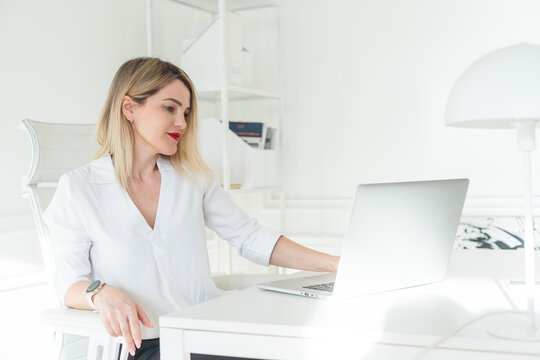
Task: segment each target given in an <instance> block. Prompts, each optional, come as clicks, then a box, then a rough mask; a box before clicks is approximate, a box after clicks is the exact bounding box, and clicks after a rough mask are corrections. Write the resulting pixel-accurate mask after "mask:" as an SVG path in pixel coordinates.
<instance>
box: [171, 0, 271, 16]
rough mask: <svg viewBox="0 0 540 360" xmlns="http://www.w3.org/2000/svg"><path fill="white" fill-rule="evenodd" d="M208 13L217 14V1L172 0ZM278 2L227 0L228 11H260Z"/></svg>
mask: <svg viewBox="0 0 540 360" xmlns="http://www.w3.org/2000/svg"><path fill="white" fill-rule="evenodd" d="M172 1H174V2H177V3H179V4H183V5H186V6H189V7H192V8H195V9H199V10H202V11H206V12H209V13H213V14H217V13H219V0H172ZM279 3H280V1H279V0H273V1H272V0H227V10H228V11H243V10H251V9H260V8H265V7H272V6H277V5H279Z"/></svg>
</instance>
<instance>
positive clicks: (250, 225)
mask: <svg viewBox="0 0 540 360" xmlns="http://www.w3.org/2000/svg"><path fill="white" fill-rule="evenodd" d="M97 140H98V142H99V144H100V149H99V151H98V153H97V155H96V156H95V158H94V160H93V161H92V162H90V163H89V164H88V165H85V166H83V167H81V168H78V169H75V170H73V171H70V172H68V173H66V174H64V175H62V177H61V178H60V180H59V182H58V188H57V190H56V193H55V195H54V198H53V200H52V202H51V204H50V206H49V208H48V209H47V210H46V211H45V213H44V215H43V218H44V221H45V224H46V225H47V227H48V229H49V233H50V238H51V244H52V249H53V258H54V263H55V276H54V279H53V281H54V284H55V287H56V291H57V294H58V296H59V297H60V301H61V302H62V304H63V305H64V306H67V307H71V308H77V309H93V308H96V309H97V310H99V312H100V315H101V320H102V322H103V325H104V326H105V328H106V329H107V332H108V333H109V334H111V335H112V336H123V337H124V338H125V341H126V346H127V347H128V349H129V352H130V354H131V356H130V358H135V359H137V358H140V359H143V358H144V359H158V358H159V348H158V346H159V342H158V341H157V339H158V337H159V331H158V327H157V325H158V317H159V316H160V315H163V314H166V313H171V312H175V311H178V310H179V309H181V308H184V307H187V306H191V305H194V304H198V303H201V302H204V301H207V300H210V299H212V298H215V297H217V296H219V295H220V294H221V293H222V292H221V291H220V290H219V289H217V288H216V286H215V285H214V283H213V281H212V277H211V274H210V267H209V263H208V255H207V250H206V237H205V226H208V227H210V228H212V229H213V230H215V231H216V232H217V233H218V234H219V235H220V237H221V238H223V239H226V240H227V241H229V242H230V243H231V245H232V246H235V247H237V248H238V250H239V252H240V254H241V255H242V256H244V257H246V258H248V259H250V260H252V261H254V262H256V263H259V264H262V265H268V264H272V265H277V266H283V267H291V268H297V269H303V270H312V271H336V269H337V265H338V261H339V257H336V256H330V255H327V254H324V253H320V252H317V251H314V250H310V249H307V248H305V247H303V246H301V245H298V244H296V243H294V242H293V241H291V240H289V239H288V238H286V237H284V236H282V235H280V234H278V233H275V232H273V231H271V230H269V229H266V228H264V227H262V226H260V225H259V224H257V222H256V221H255V220H254V219H250V218H249V217H247V216H246V214H245V213H244V212H243V211H242V210H240V209H239V208H238V207H237V206H236V205H235V204H234V203H233V202H232V201H231V199H230V197H229V196H228V194H227V193H225V192H224V191H223V190H222V189H221V188H220V186H219V184H217V183H216V181H215V180H214V179H213V178H212V176H211V172H210V170H209V169H208V167H207V166H206V165H205V163H204V162H203V160H202V159H201V157H200V155H199V151H198V147H197V101H196V97H195V91H194V86H193V84H192V82H191V80H190V79H189V77H188V76H187V75H186V74H185V73H184V72H183V71H182V70H181V69H180V68H178V67H177V66H175V65H173V64H170V63H168V62H165V61H162V60H160V59H157V58H136V59H132V60H129V61H127V62H126V63H124V64H123V65H122V66H121V67H120V69H119V70H118V71H117V73H116V75H115V77H114V79H113V81H112V83H111V86H110V89H109V94H108V96H107V100H106V102H105V106H104V109H103V111H102V113H101V116H100V120H99V124H98V130H97ZM139 322H140V323H142V325H143V327H142V328H141V326H140V324H139ZM142 339H145V340H142Z"/></svg>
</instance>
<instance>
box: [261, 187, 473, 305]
mask: <svg viewBox="0 0 540 360" xmlns="http://www.w3.org/2000/svg"><path fill="white" fill-rule="evenodd" d="M468 187H469V180H468V179H449V180H430V181H412V182H396V183H383V184H362V185H358V186H357V188H356V194H355V197H354V202H353V206H352V211H351V215H350V220H349V226H348V229H347V233H346V237H345V240H344V243H343V248H342V252H341V259H340V263H339V268H338V271H337V273H323V274H321V275H315V276H308V277H302V278H294V279H287V280H280V281H273V282H268V283H261V284H257V287H259V288H261V289H264V290H270V291H278V292H283V293H289V294H294V295H302V296H308V297H313V298H354V297H359V296H365V295H370V294H376V293H381V292H386V291H391V290H397V289H403V288H409V287H413V286H419V285H425V284H431V283H435V282H440V281H442V280H444V278H445V277H446V273H447V270H448V265H449V262H450V257H451V255H452V250H453V248H454V242H455V239H456V233H457V228H458V225H459V221H460V218H461V213H462V211H463V204H464V202H465V196H466V194H467V189H468Z"/></svg>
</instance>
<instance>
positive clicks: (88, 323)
mask: <svg viewBox="0 0 540 360" xmlns="http://www.w3.org/2000/svg"><path fill="white" fill-rule="evenodd" d="M21 127H22V128H23V129H24V130H26V132H27V133H28V135H29V136H30V140H31V142H32V164H31V167H30V171H29V173H28V175H26V176H25V177H24V178H23V184H22V187H23V196H25V197H28V198H30V200H31V203H32V212H33V215H34V220H35V222H36V226H37V232H38V236H39V241H40V245H41V250H42V254H43V259H44V263H45V269H46V271H47V274H48V278H49V281H50V279H52V271H53V266H54V263H53V261H52V256H51V250H50V246H49V240H48V234H47V231H46V228H45V227H44V224H43V222H42V219H41V215H42V214H43V212H44V211H45V209H46V208H47V206H48V205H49V203H50V201H51V200H52V197H53V195H54V192H55V189H56V185H57V182H58V179H59V178H60V176H61V175H62V174H64V173H65V172H67V171H69V170H72V169H74V168H77V167H79V166H82V165H84V164H87V163H88V162H89V161H90V160H91V159H92V157H93V156H94V154H95V153H96V151H97V146H98V145H97V143H96V140H95V130H96V125H95V124H56V123H45V122H39V121H33V120H23V121H22V124H21ZM283 276H284V275H279V274H249V275H243V274H238V275H221V276H215V277H214V281H215V283H216V285H217V286H218V287H219V288H221V289H223V290H233V289H244V288H247V287H250V286H253V285H254V284H255V283H257V282H261V281H270V280H273V279H278V278H282V277H283ZM49 288H50V289H51V290H52V285H51V286H50V287H49ZM57 305H58V306H57V308H54V309H48V310H45V311H43V312H42V314H41V320H42V321H43V322H44V323H46V324H48V325H50V326H51V327H52V328H53V331H54V351H53V354H52V359H54V360H74V359H88V360H98V359H102V360H117V359H118V358H119V356H120V360H125V359H127V356H128V351H127V348H126V347H125V346H122V347H120V346H119V345H120V344H123V343H124V340H123V338H122V337H118V338H114V337H112V336H110V335H109V334H108V333H107V332H106V330H105V329H104V327H103V325H102V323H101V319H100V317H99V314H98V313H96V312H93V311H88V310H76V309H65V308H61V306H60V303H59V302H58V304H57ZM120 349H121V350H120Z"/></svg>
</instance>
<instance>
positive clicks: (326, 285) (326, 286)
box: [303, 281, 334, 292]
mask: <svg viewBox="0 0 540 360" xmlns="http://www.w3.org/2000/svg"><path fill="white" fill-rule="evenodd" d="M303 288H304V289H312V290H322V291H328V292H332V291H334V282H333V281H332V282H329V283H324V284H317V285H311V286H303Z"/></svg>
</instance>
